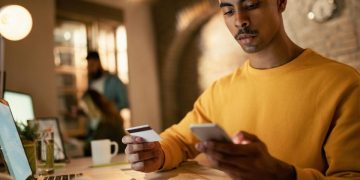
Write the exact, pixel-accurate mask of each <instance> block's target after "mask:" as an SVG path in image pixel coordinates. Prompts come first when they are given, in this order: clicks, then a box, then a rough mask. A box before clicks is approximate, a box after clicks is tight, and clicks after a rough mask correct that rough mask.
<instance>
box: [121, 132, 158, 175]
mask: <svg viewBox="0 0 360 180" xmlns="http://www.w3.org/2000/svg"><path fill="white" fill-rule="evenodd" d="M122 142H123V143H124V144H126V145H127V146H126V149H125V154H126V155H127V158H128V161H129V163H131V168H132V169H134V170H137V171H142V172H152V171H156V170H159V169H160V168H161V167H162V165H163V164H164V152H163V151H162V149H161V146H160V143H159V142H145V141H144V139H142V138H141V137H135V136H130V135H127V136H124V137H123V138H122Z"/></svg>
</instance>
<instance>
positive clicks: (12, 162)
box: [0, 102, 129, 180]
mask: <svg viewBox="0 0 360 180" xmlns="http://www.w3.org/2000/svg"><path fill="white" fill-rule="evenodd" d="M0 124H1V126H0V147H1V151H2V153H3V156H4V159H5V162H6V166H7V169H8V171H9V173H10V175H11V176H12V177H14V179H15V180H18V179H19V180H23V179H24V180H25V179H39V180H42V179H44V180H51V179H56V180H58V179H59V180H62V179H77V178H78V177H80V178H83V177H84V178H83V179H112V178H115V179H123V178H125V179H128V178H129V177H128V176H127V175H125V174H124V173H121V171H120V172H119V171H116V172H110V173H104V171H103V170H100V169H99V170H98V171H96V172H94V171H92V172H90V173H86V172H84V173H80V172H78V173H71V174H66V173H65V174H61V175H52V176H39V177H37V178H36V177H34V176H32V173H31V169H30V165H29V163H28V159H27V157H26V154H25V151H24V148H23V145H22V143H21V140H20V136H19V134H18V132H17V130H16V126H15V122H14V118H13V116H12V114H11V110H10V107H9V106H7V105H5V104H3V103H1V102H0Z"/></svg>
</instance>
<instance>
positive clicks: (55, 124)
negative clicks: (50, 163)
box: [36, 117, 69, 162]
mask: <svg viewBox="0 0 360 180" xmlns="http://www.w3.org/2000/svg"><path fill="white" fill-rule="evenodd" d="M36 123H37V124H38V125H39V131H40V132H42V131H44V130H45V129H48V128H51V129H52V130H53V132H54V146H55V147H54V151H55V152H54V158H55V162H69V158H68V156H67V154H66V150H65V146H64V140H63V136H62V133H61V129H60V123H59V120H58V119H57V118H55V117H43V118H36ZM41 160H45V156H42V155H41Z"/></svg>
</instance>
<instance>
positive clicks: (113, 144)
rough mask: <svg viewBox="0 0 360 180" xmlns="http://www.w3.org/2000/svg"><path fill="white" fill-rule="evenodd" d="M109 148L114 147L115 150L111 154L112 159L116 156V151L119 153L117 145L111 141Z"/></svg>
mask: <svg viewBox="0 0 360 180" xmlns="http://www.w3.org/2000/svg"><path fill="white" fill-rule="evenodd" d="M111 146H114V147H115V150H114V152H113V153H111V157H114V156H116V155H117V153H118V151H119V145H118V143H117V142H115V141H111Z"/></svg>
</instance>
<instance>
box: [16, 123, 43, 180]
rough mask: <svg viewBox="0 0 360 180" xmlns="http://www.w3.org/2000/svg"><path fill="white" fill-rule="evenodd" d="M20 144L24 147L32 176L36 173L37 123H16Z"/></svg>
mask: <svg viewBox="0 0 360 180" xmlns="http://www.w3.org/2000/svg"><path fill="white" fill-rule="evenodd" d="M16 128H17V130H18V132H19V135H20V139H21V142H22V144H23V146H24V150H25V153H26V156H27V158H28V161H29V164H30V168H31V171H32V173H33V174H35V173H36V159H37V158H36V140H37V138H38V129H39V126H38V124H37V123H28V124H24V123H16Z"/></svg>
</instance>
